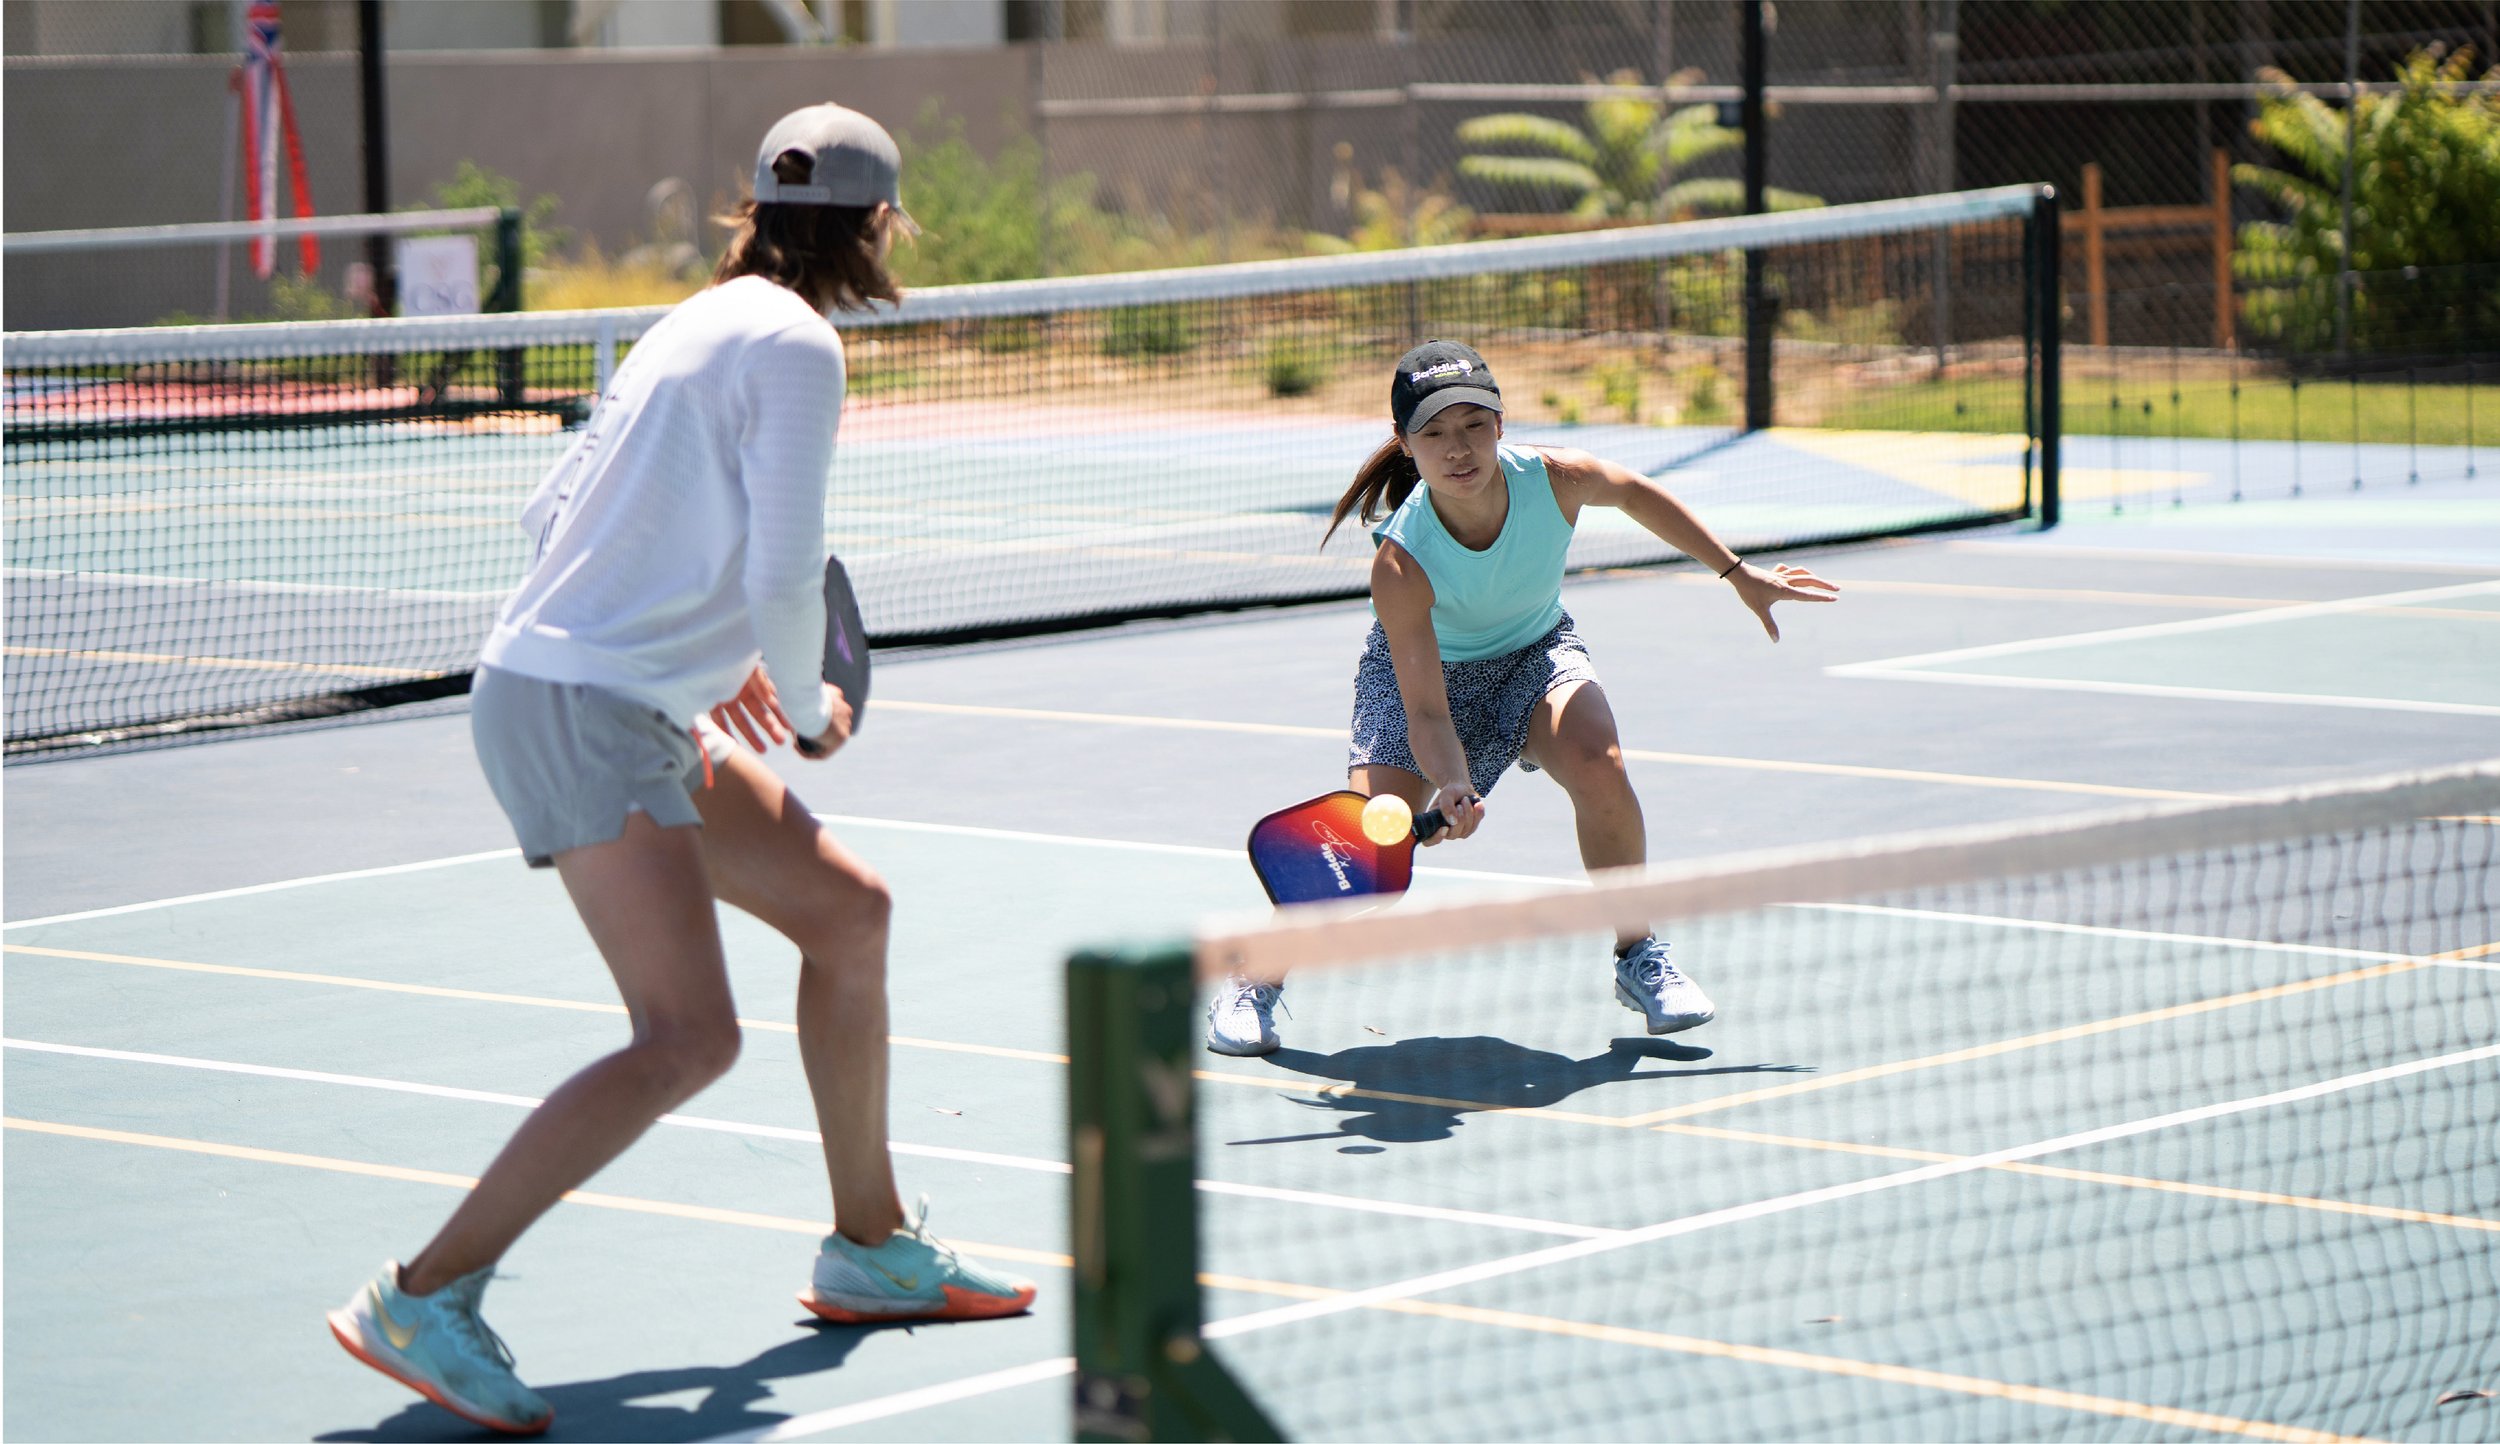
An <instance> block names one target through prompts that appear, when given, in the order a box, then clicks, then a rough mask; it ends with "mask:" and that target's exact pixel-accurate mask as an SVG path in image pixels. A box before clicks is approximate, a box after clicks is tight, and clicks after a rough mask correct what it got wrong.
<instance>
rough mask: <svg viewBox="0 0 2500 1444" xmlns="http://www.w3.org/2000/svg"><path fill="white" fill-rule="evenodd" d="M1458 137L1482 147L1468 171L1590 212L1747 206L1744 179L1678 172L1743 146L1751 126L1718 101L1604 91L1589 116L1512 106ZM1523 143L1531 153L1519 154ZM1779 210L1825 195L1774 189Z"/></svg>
mask: <svg viewBox="0 0 2500 1444" xmlns="http://www.w3.org/2000/svg"><path fill="white" fill-rule="evenodd" d="M1698 78H1699V72H1696V71H1681V72H1678V73H1677V74H1676V75H1674V76H1671V77H1669V80H1668V84H1670V85H1676V84H1687V83H1690V82H1691V81H1693V80H1695V79H1698ZM1606 83H1607V84H1608V85H1612V86H1617V87H1620V88H1624V89H1632V88H1637V87H1639V86H1640V85H1641V83H1642V82H1641V76H1640V72H1639V71H1636V70H1618V71H1616V72H1615V73H1614V74H1612V75H1609V76H1607V77H1606ZM1458 139H1459V142H1460V143H1461V144H1463V145H1466V146H1470V147H1475V148H1476V149H1472V150H1471V151H1470V152H1469V154H1467V155H1466V156H1465V157H1463V158H1461V159H1460V161H1459V163H1458V171H1459V174H1461V175H1463V176H1466V177H1468V178H1469V179H1471V180H1478V181H1483V182H1485V183H1487V184H1490V185H1495V186H1500V187H1503V188H1505V189H1509V190H1512V191H1518V192H1525V193H1527V194H1529V195H1532V196H1535V197H1537V198H1539V199H1540V200H1544V201H1546V202H1547V203H1549V204H1550V203H1551V202H1552V201H1554V200H1556V199H1560V200H1562V201H1563V202H1564V203H1565V205H1566V206H1567V208H1568V210H1569V212H1570V214H1572V215H1575V216H1583V217H1589V218H1600V217H1605V218H1616V217H1619V218H1623V219H1627V220H1661V221H1663V220H1674V219H1678V218H1681V217H1685V216H1692V215H1708V214H1716V213H1725V212H1733V211H1737V210H1741V209H1742V208H1743V206H1744V191H1743V188H1742V187H1741V186H1740V185H1738V184H1737V183H1736V182H1734V181H1730V180H1726V179H1721V178H1702V179H1694V180H1685V181H1680V182H1679V181H1677V180H1676V179H1675V177H1676V176H1677V175H1678V174H1679V173H1681V172H1682V171H1684V170H1686V169H1688V168H1689V167H1691V166H1693V165H1695V164H1697V163H1699V162H1701V161H1704V160H1708V159H1709V158H1710V157H1712V156H1715V155H1721V154H1724V153H1725V152H1727V151H1730V150H1735V149H1738V148H1740V147H1742V146H1743V145H1744V143H1745V133H1744V132H1743V131H1741V130H1738V129H1736V128H1734V127H1732V126H1725V125H1721V124H1719V112H1718V107H1716V106H1713V105H1687V106H1684V107H1682V108H1680V109H1670V108H1669V107H1668V106H1667V105H1666V103H1665V102H1664V101H1663V100H1661V99H1658V98H1656V97H1655V96H1648V97H1642V96H1629V95H1611V96H1604V97H1601V98H1599V99H1596V100H1592V101H1590V102H1589V103H1588V106H1587V108H1586V110H1585V111H1584V112H1583V115H1582V121H1581V124H1579V125H1572V124H1570V123H1569V122H1567V121H1560V120H1555V119H1553V118H1551V117H1550V116H1542V115H1526V114H1520V113H1516V112H1505V113H1503V114H1499V115H1479V116H1476V117H1474V118H1473V119H1471V120H1467V121H1464V122H1461V123H1460V125H1459V127H1458ZM1513 152H1527V153H1526V154H1516V153H1513ZM1764 200H1765V203H1766V204H1768V205H1769V207H1770V208H1771V209H1772V210H1775V211H1783V210H1800V209H1804V208H1807V207H1811V206H1819V205H1821V204H1822V203H1823V202H1822V200H1821V199H1820V198H1819V197H1815V196H1810V195H1804V194H1801V193H1799V192H1796V191H1782V190H1771V191H1767V192H1766V193H1765V196H1764Z"/></svg>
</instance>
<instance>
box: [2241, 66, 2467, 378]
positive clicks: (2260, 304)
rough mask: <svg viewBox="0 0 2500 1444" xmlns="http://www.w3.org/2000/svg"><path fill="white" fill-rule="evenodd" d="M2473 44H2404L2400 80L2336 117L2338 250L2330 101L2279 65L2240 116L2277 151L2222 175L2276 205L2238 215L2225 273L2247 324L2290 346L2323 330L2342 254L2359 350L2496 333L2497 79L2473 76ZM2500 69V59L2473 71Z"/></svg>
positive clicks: (2308, 346) (2321, 340)
mask: <svg viewBox="0 0 2500 1444" xmlns="http://www.w3.org/2000/svg"><path fill="white" fill-rule="evenodd" d="M2472 65H2473V53H2472V52H2471V51H2470V50H2459V51H2457V52H2456V53H2455V54H2453V55H2446V56H2444V57H2443V55H2442V52H2441V51H2440V49H2439V48H2438V47H2432V48H2430V49H2426V50H2420V51H2416V52H2415V53H2414V54H2413V55H2411V56H2410V57H2408V58H2407V59H2406V60H2405V62H2404V63H2403V64H2402V65H2401V66H2399V67H2398V68H2397V71H2396V79H2397V80H2398V82H2400V84H2401V86H2402V89H2401V90H2400V91H2399V92H2398V93H2396V94H2393V95H2363V96H2360V97H2358V98H2357V100H2356V102H2355V104H2356V106H2357V109H2356V110H2355V111H2354V113H2353V114H2352V116H2351V117H2350V123H2351V127H2352V151H2351V154H2352V156H2353V160H2354V165H2353V215H2352V254H2351V256H2350V257H2349V258H2347V257H2346V256H2345V254H2344V233H2343V182H2344V160H2345V154H2346V150H2345V146H2346V132H2345V127H2346V120H2347V117H2346V115H2345V113H2344V111H2343V110H2342V109H2340V108H2338V107H2334V106H2330V105H2328V104H2327V103H2326V102H2325V101H2323V100H2321V99H2319V98H2318V97H2316V96H2314V95H2309V94H2306V93H2304V92H2301V91H2298V90H2295V89H2293V88H2291V87H2292V85H2293V81H2292V78H2291V77H2290V76H2289V75H2286V74H2284V73H2283V72H2282V71H2279V70H2266V71H2261V72H2260V77H2261V78H2262V79H2263V80H2265V81H2267V82H2269V83H2271V84H2273V85H2274V86H2276V87H2277V89H2276V91H2275V93H2273V94H2271V95H2269V96H2267V97H2265V99H2264V100H2263V101H2261V102H2260V109H2259V112H2258V115H2257V117H2256V119H2255V120H2253V121H2251V122H2250V125H2249V129H2250V131H2251V133H2252V134H2254V135H2255V136H2256V137H2257V138H2258V139H2260V140H2262V141H2264V142H2265V143H2266V144H2267V145H2268V146H2270V147H2271V148H2272V149H2273V150H2274V152H2275V153H2276V154H2277V155H2278V156H2280V157H2282V160H2283V164H2282V165H2281V166H2260V165H2240V166H2235V167H2233V168H2232V172H2231V174H2232V179H2233V180H2234V181H2236V182H2238V183H2239V184H2240V185H2242V186H2245V187H2248V188H2250V189H2253V190H2257V191H2261V192H2263V193H2264V194H2265V195H2267V196H2268V197H2269V198H2271V199H2273V200H2274V201H2276V202H2277V203H2278V204H2280V205H2281V206H2282V207H2283V210H2284V213H2285V214H2284V219H2282V220H2279V221H2258V222H2253V223H2251V224H2248V225H2244V226H2242V227H2241V228H2240V235H2239V251H2238V253H2237V254H2236V255H2235V256H2234V257H2233V258H2232V270H2233V274H2234V275H2235V276H2236V277H2237V279H2238V280H2239V282H2240V283H2241V285H2242V286H2243V287H2244V288H2245V292H2246V294H2245V297H2244V300H2243V302H2242V305H2243V307H2244V309H2245V311H2246V314H2247V318H2248V333H2249V335H2250V336H2251V338H2252V339H2254V340H2257V341H2260V342H2265V343H2272V344H2276V345H2281V346H2286V347H2290V348H2292V349H2295V350H2304V351H2310V350H2325V349H2329V348H2332V347H2334V346H2335V345H2336V344H2337V343H2338V335H2337V329H2338V302H2337V297H2336V287H2337V276H2338V273H2340V272H2342V271H2344V270H2346V269H2350V270H2352V271H2355V272H2358V273H2360V274H2359V275H2358V276H2357V277H2356V278H2355V284H2354V289H2353V297H2352V341H2353V346H2354V348H2355V349H2356V350H2363V351H2407V352H2418V351H2454V350H2459V349H2464V348H2467V347H2471V346H2475V345H2478V344H2479V345H2480V346H2483V347H2486V348H2487V347H2489V346H2490V345H2491V344H2492V343H2493V341H2494V339H2495V338H2500V92H2494V91H2491V90H2482V91H2479V92H2477V91H2475V90H2472V89H2470V88H2468V86H2467V85H2466V82H2467V81H2468V80H2469V79H2470V78H2471V75H2472ZM2484 78H2485V79H2486V80H2500V68H2494V69H2491V70H2487V71H2486V72H2484Z"/></svg>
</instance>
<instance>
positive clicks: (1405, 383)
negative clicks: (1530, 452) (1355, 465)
mask: <svg viewBox="0 0 2500 1444" xmlns="http://www.w3.org/2000/svg"><path fill="white" fill-rule="evenodd" d="M1462 402H1465V403H1467V404H1470V405H1475V406H1481V407H1483V408H1485V409H1486V410H1487V411H1499V410H1501V409H1502V388H1501V386H1500V385H1499V384H1498V383H1496V382H1495V381H1494V379H1493V368H1492V367H1490V366H1487V365H1485V364H1484V358H1483V357H1482V356H1479V355H1477V354H1476V350H1475V348H1474V347H1472V346H1462V345H1460V344H1459V343H1457V342H1456V341H1426V342H1425V343H1424V344H1422V345H1421V346H1418V347H1416V348H1415V349H1414V350H1412V351H1409V352H1407V353H1406V354H1405V355H1403V356H1400V357H1399V358H1398V374H1397V375H1395V376H1393V377H1391V378H1390V380H1389V419H1390V421H1391V422H1393V423H1394V424H1395V425H1396V426H1397V429H1398V434H1399V435H1400V436H1404V435H1406V434H1407V433H1408V432H1411V431H1413V430H1414V429H1415V428H1416V427H1418V426H1421V425H1423V424H1424V423H1425V422H1427V421H1430V420H1431V419H1432V418H1433V417H1435V416H1438V415H1440V414H1441V413H1442V412H1443V411H1446V410H1448V409H1449V408H1450V407H1453V406H1456V405H1459V404H1460V403H1462Z"/></svg>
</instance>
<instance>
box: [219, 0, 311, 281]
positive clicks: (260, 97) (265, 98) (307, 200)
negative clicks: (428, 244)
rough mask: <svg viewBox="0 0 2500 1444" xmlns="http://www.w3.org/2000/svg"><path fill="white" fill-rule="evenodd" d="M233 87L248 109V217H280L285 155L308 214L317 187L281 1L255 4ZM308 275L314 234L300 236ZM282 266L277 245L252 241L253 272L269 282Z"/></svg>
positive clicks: (298, 203) (300, 208)
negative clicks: (299, 120)
mask: <svg viewBox="0 0 2500 1444" xmlns="http://www.w3.org/2000/svg"><path fill="white" fill-rule="evenodd" d="M234 88H235V93H236V94H237V96H239V97H240V98H241V101H242V105H243V205H244V212H245V214H246V216H247V217H248V218H249V219H252V220H256V221H273V220H276V219H277V218H278V156H279V151H280V149H281V148H283V149H284V151H285V154H286V177H287V182H288V188H289V189H290V190H291V191H292V193H293V196H294V200H295V214H297V215H299V216H309V215H311V214H312V213H313V209H312V187H311V186H310V185H308V184H307V183H306V182H305V180H304V139H303V137H302V136H301V135H300V134H298V133H297V131H296V129H295V100H294V97H293V96H291V95H290V94H288V92H287V86H286V60H285V55H284V49H283V44H282V42H281V40H280V38H279V34H278V5H277V0H252V6H251V8H250V9H249V10H248V11H247V12H245V16H244V39H243V65H242V68H241V69H239V70H237V71H235V73H234ZM296 246H297V248H298V254H300V255H301V257H302V258H303V263H304V271H305V273H306V274H310V273H311V272H312V271H313V270H315V269H316V268H318V267H319V266H320V264H321V243H320V242H319V241H317V240H315V239H314V238H312V237H311V236H299V237H297V238H296ZM277 268H278V242H277V238H276V237H274V236H261V237H258V238H257V239H255V240H254V241H253V242H252V273H253V274H254V275H256V276H260V277H262V278H263V279H266V278H267V277H268V276H269V275H270V274H271V273H272V272H274V271H276V270H277Z"/></svg>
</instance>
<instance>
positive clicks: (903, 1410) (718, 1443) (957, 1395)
mask: <svg viewBox="0 0 2500 1444" xmlns="http://www.w3.org/2000/svg"><path fill="white" fill-rule="evenodd" d="M1075 1372H1076V1360H1074V1359H1072V1358H1065V1357H1062V1358H1057V1359H1042V1360H1039V1361H1037V1362H1034V1363H1030V1364H1018V1365H1017V1366H1015V1367H1014V1368H1012V1369H1000V1370H998V1371H997V1372H996V1373H991V1374H975V1375H973V1376H972V1377H971V1378H969V1379H957V1380H954V1381H953V1382H951V1383H945V1384H931V1385H929V1386H928V1387H927V1388H925V1389H910V1390H906V1391H904V1392H903V1393H900V1394H888V1395H886V1396H885V1397H884V1398H882V1399H869V1400H867V1401H865V1402H862V1403H858V1404H846V1405H844V1406H843V1407H841V1408H839V1409H825V1410H820V1411H818V1412H817V1413H814V1414H795V1415H792V1416H791V1417H790V1418H787V1419H784V1420H782V1421H781V1422H780V1423H778V1424H775V1425H773V1426H772V1427H771V1428H768V1429H747V1430H742V1431H740V1432H738V1433H735V1434H715V1435H713V1436H712V1438H711V1439H709V1440H706V1441H704V1444H765V1441H769V1440H779V1439H804V1438H807V1437H808V1436H809V1435H812V1434H822V1433H825V1432H827V1431H829V1430H834V1429H847V1428H849V1427H850V1426H852V1425H853V1424H869V1423H874V1422H875V1421H877V1420H879V1419H891V1418H893V1417H894V1416H895V1415H897V1414H909V1413H913V1412H916V1411H918V1410H921V1409H934V1408H936V1407H937V1406H939V1405H940V1404H952V1403H954V1402H955V1401H957V1400H958V1399H977V1398H979V1397H981V1396H982V1395H984V1394H995V1393H998V1392H999V1391H1000V1390H1002V1389H1015V1388H1021V1387H1023V1386H1024V1385H1026V1384H1038V1383H1041V1382H1042V1381H1043V1380H1045V1379H1064V1378H1066V1377H1067V1376H1068V1375H1070V1374H1073V1373H1075Z"/></svg>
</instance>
